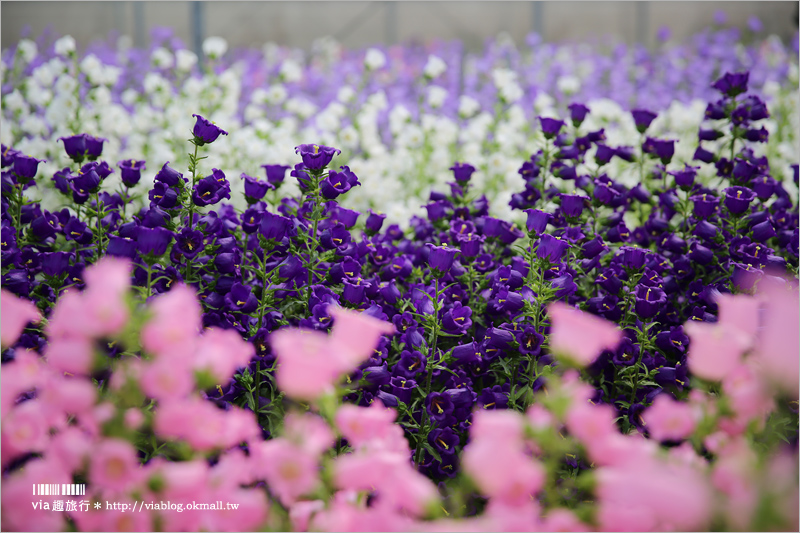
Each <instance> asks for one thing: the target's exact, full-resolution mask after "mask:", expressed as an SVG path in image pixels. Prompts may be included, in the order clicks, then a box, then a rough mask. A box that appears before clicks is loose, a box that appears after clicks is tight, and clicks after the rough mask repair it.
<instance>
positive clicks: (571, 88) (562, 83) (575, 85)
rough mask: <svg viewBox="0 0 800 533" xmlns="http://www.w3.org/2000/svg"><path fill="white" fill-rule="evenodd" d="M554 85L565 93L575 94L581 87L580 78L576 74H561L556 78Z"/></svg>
mask: <svg viewBox="0 0 800 533" xmlns="http://www.w3.org/2000/svg"><path fill="white" fill-rule="evenodd" d="M556 87H558V90H559V91H561V92H562V93H564V94H566V95H570V94H575V93H576V92H578V91H579V90H580V88H581V80H579V79H578V78H577V77H576V76H570V75H567V76H561V77H560V78H558V81H556Z"/></svg>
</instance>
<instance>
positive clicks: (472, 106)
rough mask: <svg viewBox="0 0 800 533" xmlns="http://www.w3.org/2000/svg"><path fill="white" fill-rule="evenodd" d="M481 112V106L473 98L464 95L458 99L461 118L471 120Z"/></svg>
mask: <svg viewBox="0 0 800 533" xmlns="http://www.w3.org/2000/svg"><path fill="white" fill-rule="evenodd" d="M480 110H481V104H480V103H478V101H477V100H475V99H474V98H473V97H471V96H468V95H466V94H462V95H461V97H460V98H459V99H458V115H459V116H460V117H461V118H470V117H472V116H473V115H474V114H475V113H477V112H478V111H480Z"/></svg>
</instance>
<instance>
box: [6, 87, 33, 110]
mask: <svg viewBox="0 0 800 533" xmlns="http://www.w3.org/2000/svg"><path fill="white" fill-rule="evenodd" d="M3 107H4V108H6V109H10V110H11V111H13V112H17V111H22V110H23V109H25V108H26V107H27V104H26V103H25V98H24V97H23V96H22V94H21V93H20V92H19V91H18V90H16V89H14V90H13V91H12V92H11V94H9V95H7V96H5V97H3Z"/></svg>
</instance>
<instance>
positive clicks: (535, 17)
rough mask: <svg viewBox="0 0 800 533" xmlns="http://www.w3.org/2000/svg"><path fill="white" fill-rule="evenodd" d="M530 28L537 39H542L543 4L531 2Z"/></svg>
mask: <svg viewBox="0 0 800 533" xmlns="http://www.w3.org/2000/svg"><path fill="white" fill-rule="evenodd" d="M532 4H533V5H532V7H531V19H532V20H531V28H532V29H533V31H534V32H535V33H537V34H539V37H541V38H542V39H544V2H540V1H537V2H532Z"/></svg>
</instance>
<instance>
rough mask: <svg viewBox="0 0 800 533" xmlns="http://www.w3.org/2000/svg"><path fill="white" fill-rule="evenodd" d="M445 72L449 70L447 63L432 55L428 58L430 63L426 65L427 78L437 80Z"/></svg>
mask: <svg viewBox="0 0 800 533" xmlns="http://www.w3.org/2000/svg"><path fill="white" fill-rule="evenodd" d="M445 70H447V63H445V62H444V60H443V59H442V58H441V57H439V56H435V55H430V56H428V62H427V63H425V68H424V69H423V73H424V74H425V76H426V77H428V78H430V79H435V78H438V77H439V76H440V75H442V74H443V73H444V71H445Z"/></svg>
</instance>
